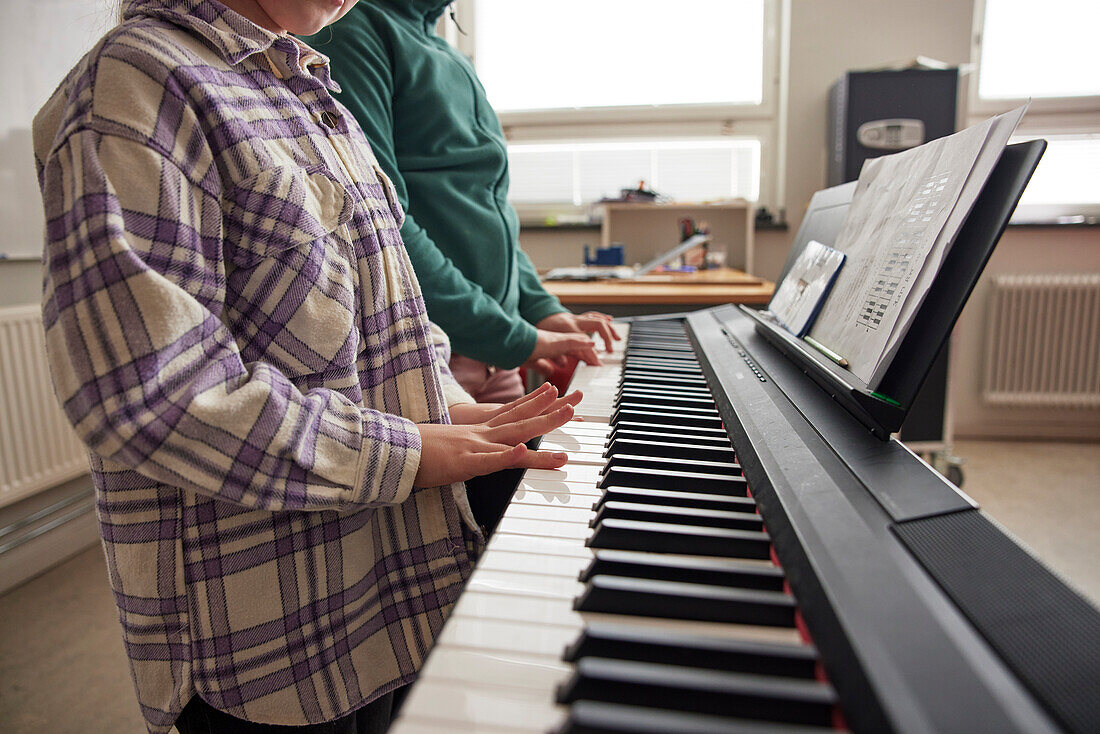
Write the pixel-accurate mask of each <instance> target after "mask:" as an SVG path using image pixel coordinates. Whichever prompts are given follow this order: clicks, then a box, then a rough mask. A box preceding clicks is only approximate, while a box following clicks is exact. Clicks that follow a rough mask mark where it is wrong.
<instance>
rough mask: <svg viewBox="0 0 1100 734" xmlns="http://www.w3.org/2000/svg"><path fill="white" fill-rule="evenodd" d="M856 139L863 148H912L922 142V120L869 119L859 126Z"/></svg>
mask: <svg viewBox="0 0 1100 734" xmlns="http://www.w3.org/2000/svg"><path fill="white" fill-rule="evenodd" d="M856 140H857V141H859V144H860V145H862V146H863V147H865V148H878V149H879V150H905V149H906V148H914V147H916V146H918V145H920V144H921V143H923V142H924V120H912V119H906V118H894V119H890V120H871V121H870V122H865V123H863V124H862V125H860V126H859V129H858V130H856Z"/></svg>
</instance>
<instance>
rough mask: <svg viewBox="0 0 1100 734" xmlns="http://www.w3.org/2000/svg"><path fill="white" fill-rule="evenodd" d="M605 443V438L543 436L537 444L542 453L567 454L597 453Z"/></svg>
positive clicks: (600, 451)
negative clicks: (559, 452) (555, 452)
mask: <svg viewBox="0 0 1100 734" xmlns="http://www.w3.org/2000/svg"><path fill="white" fill-rule="evenodd" d="M606 443H607V438H605V437H604V436H599V437H592V436H581V437H580V438H574V437H570V436H565V435H561V436H555V437H554V438H550V436H549V435H546V436H543V437H542V441H540V442H539V449H540V450H542V451H564V452H566V453H567V454H568V453H573V452H574V451H587V452H597V451H598V452H599V453H602V452H603V450H604V444H606Z"/></svg>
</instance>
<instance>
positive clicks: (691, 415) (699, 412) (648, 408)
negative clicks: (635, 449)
mask: <svg viewBox="0 0 1100 734" xmlns="http://www.w3.org/2000/svg"><path fill="white" fill-rule="evenodd" d="M642 411H644V412H647V413H653V414H661V415H664V416H669V417H671V418H673V419H676V424H677V425H690V424H688V423H685V421H687V420H691V419H707V420H714V421H717V424H716V425H719V426H720V425H721V424H722V423H721V420H722V419H721V417H720V416H719V415H718V411H717V410H715V409H714V408H713V407H706V408H689V407H685V406H682V405H661V404H660V403H658V402H655V401H652V402H651V401H646V402H638V401H635V400H624V401H623V402H621V403H620V404H619V405H617V406H616V407H615V410H614V411H613V412H612V413H611V419H610V420H609V421H608V422H609V423H611V424H612V425H614V424H615V423H618V422H619V416H620V415H623V414H624V413H637V412H642Z"/></svg>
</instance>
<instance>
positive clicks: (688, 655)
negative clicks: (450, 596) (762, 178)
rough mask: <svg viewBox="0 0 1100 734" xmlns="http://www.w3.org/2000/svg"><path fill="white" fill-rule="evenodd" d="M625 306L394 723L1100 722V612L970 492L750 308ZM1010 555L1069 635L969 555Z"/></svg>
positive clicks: (1019, 578)
mask: <svg viewBox="0 0 1100 734" xmlns="http://www.w3.org/2000/svg"><path fill="white" fill-rule="evenodd" d="M617 326H619V328H622V329H623V333H624V336H626V337H627V338H626V339H624V341H623V342H620V343H619V344H620V348H619V350H618V351H617V352H616V353H615V354H614V355H610V356H608V357H607V358H606V359H605V364H604V365H602V366H599V367H591V366H586V365H582V366H580V367H579V368H578V369H577V372H576V374H575V376H574V379H573V383H572V385H571V387H575V388H579V389H581V390H583V391H584V394H585V396H584V399H583V401H582V402H581V403H580V405H578V406H577V417H578V418H580V420H575V421H571V422H570V423H568V424H566V425H565V426H563V427H561V428H559V429H557V430H556V431H553V432H551V433H549V434H547V435H546V436H545V437H544V439H543V444H542V445H543V447H545V448H549V449H553V450H563V451H566V452H568V453H569V455H570V462H569V464H567V465H566V466H565V467H563V468H562V469H558V470H529V471H527V472H526V473H525V475H524V477H523V479H522V481H521V483H520V485H519V487H518V488H517V490H516V493H515V496H514V497H513V500H512V502H511V503H510V505H509V507H508V509H507V510H506V512H505V514H504V516H503V518H502V519H501V521H500V524H499V525H498V527H497V530H496V532H495V533H494V535H493V536H492V538H491V539H490V541H489V544H488V546H487V548H486V550H485V553H484V554H483V556H482V558H481V559H480V560H479V562H478V564H477V567H476V569H475V571H474V573H473V575H472V576H471V578H470V580H469V582H468V585H467V588H466V590H465V591H464V592H463V594H462V596H461V597H460V598H459V600H458V602H457V604H456V606H455V607H454V610H453V612H452V614H451V616H450V617H449V618H448V621H447V623H446V624H445V626H444V628H443V631H442V633H441V635H440V637H439V638H438V640H437V642H436V644H435V647H434V648H433V649H432V652H431V653H430V655H429V657H428V660H427V662H426V664H425V666H424V668H423V670H422V671H421V674H420V677H419V679H418V681H417V682H416V684H415V685H414V686H413V688H412V690H411V692H410V695H409V698H408V700H407V701H406V703H405V705H404V707H403V708H402V711H401V713H400V716H399V718H398V719H397V721H396V722H395V723H394V726H393V727H392V728H391V731H392V732H395V733H396V734H419V733H422V732H499V733H501V734H505V733H507V732H515V733H517V734H518V733H519V732H555V733H557V734H582V733H583V734H596V733H598V732H608V733H610V732H616V733H621V734H626V733H630V732H636V733H638V734H641V733H642V732H649V733H653V732H694V733H702V732H716V733H720V732H746V733H749V732H752V733H765V732H796V733H798V732H802V733H808V732H822V731H830V730H832V731H836V730H841V731H843V730H852V731H867V732H871V731H876V732H877V731H897V732H925V731H927V732H935V731H960V732H964V731H965V732H979V731H990V732H1043V731H1051V732H1054V731H1090V730H1092V731H1095V730H1097V729H1092V728H1090V727H1092V724H1093V723H1094V722H1095V721H1100V715H1098V714H1097V710H1096V703H1095V698H1094V697H1090V695H1089V687H1090V686H1091V683H1090V682H1089V681H1094V680H1096V679H1097V678H1096V677H1090V676H1091V671H1095V670H1100V665H1098V664H1097V660H1096V655H1095V652H1094V651H1092V650H1091V648H1095V647H1096V644H1095V642H1096V640H1098V639H1100V637H1097V636H1093V635H1094V633H1097V632H1098V631H1100V627H1098V626H1096V619H1097V617H1096V610H1095V609H1094V608H1092V607H1091V606H1090V605H1089V604H1088V603H1087V602H1085V601H1084V600H1083V598H1081V597H1080V596H1079V595H1075V594H1074V592H1072V590H1069V589H1068V587H1065V586H1064V584H1062V583H1061V582H1060V581H1058V580H1057V579H1056V578H1055V577H1053V575H1051V574H1050V573H1049V572H1047V571H1046V570H1045V569H1043V568H1042V567H1041V566H1038V564H1037V562H1035V561H1034V559H1032V558H1031V557H1030V556H1029V555H1027V554H1026V552H1024V551H1023V550H1022V549H1020V548H1019V547H1018V546H1017V545H1016V544H1015V543H1014V541H1011V539H1008V538H1007V536H1003V534H998V533H999V531H996V529H995V526H993V525H992V524H991V523H989V522H988V520H986V519H985V518H984V517H983V516H981V514H980V511H979V510H978V509H977V508H976V507H975V506H974V505H973V503H972V502H970V501H969V499H968V498H966V497H965V496H964V495H962V494H961V493H959V492H958V491H957V490H955V489H954V488H953V487H951V486H950V485H948V484H947V483H946V482H945V481H943V480H942V478H940V477H939V476H938V475H937V474H935V473H934V472H932V471H931V470H930V469H929V468H928V467H927V466H925V465H924V464H923V463H922V462H920V461H919V459H917V458H916V457H914V456H913V455H912V454H911V453H909V452H908V451H906V450H905V449H904V447H902V446H901V445H900V444H898V443H897V442H896V441H887V442H884V441H880V440H879V439H877V438H873V437H871V436H870V435H869V434H867V432H866V430H865V429H863V428H862V427H861V426H860V425H859V424H858V422H857V421H854V420H851V419H849V418H848V417H846V416H845V415H844V414H843V412H842V411H839V410H838V406H837V405H836V404H835V403H832V402H831V401H830V399H829V396H828V395H825V394H823V393H822V392H821V390H820V388H817V386H816V385H813V384H811V383H809V382H808V381H806V380H804V379H801V378H800V377H799V374H798V370H797V369H795V368H794V367H793V366H792V365H790V364H789V363H786V362H785V361H784V360H783V359H782V357H781V355H778V354H776V353H774V352H773V351H771V350H770V348H769V347H768V346H767V345H766V344H763V343H761V341H760V340H758V339H756V338H755V337H754V335H753V329H752V326H751V324H749V323H748V320H747V319H742V318H739V317H738V316H737V315H736V313H734V312H732V310H730V309H717V310H711V311H710V312H699V313H697V314H693V315H692V316H690V317H688V318H687V319H684V318H664V319H661V318H656V319H638V320H635V321H634V322H633V323H632V324H631V325H630V326H629V329H626V328H624V327H622V325H617ZM944 523H948V524H947V525H945V524H944ZM960 523H962V525H963V527H959V528H957V529H956V528H955V526H956V525H959V524H960ZM991 528H992V530H993V534H990V535H988V537H987V536H986V535H985V534H987V533H990V532H991V530H990V529H991ZM974 537H982V538H987V541H986V542H985V543H984V544H983V545H982V546H981V547H979V548H973V547H971V548H967V547H963V548H962V550H958V549H956V548H955V545H957V544H960V543H961V544H963V546H965V543H966V541H967V539H973V538H974ZM930 538H931V539H933V541H932V542H929V539H930ZM987 553H989V554H991V556H990V557H989V558H986V554H987ZM959 554H963V555H961V556H960V555H959ZM960 558H965V560H966V563H962V562H960V561H959V559H960ZM1027 559H1030V562H1031V563H1035V564H1037V566H1038V567H1037V568H1032V567H1030V566H1028V565H1027V564H1028V560H1027ZM1006 562H1007V563H1009V565H1010V566H1011V567H1015V569H1016V570H1017V571H1019V570H1020V569H1023V571H1021V572H1020V573H1017V574H1016V576H1014V577H1013V583H1014V584H1015V589H1014V590H1015V591H1020V590H1021V589H1025V588H1026V589H1030V590H1031V591H1032V592H1033V593H1031V594H1029V595H1028V599H1030V601H1025V600H1021V599H1015V600H1012V601H1013V603H1014V604H1016V608H1023V607H1027V608H1028V609H1027V611H1029V612H1036V613H1038V612H1041V613H1042V614H1043V615H1044V618H1045V621H1046V622H1047V623H1048V624H1046V625H1043V626H1036V630H1035V631H1034V632H1033V634H1035V635H1038V636H1040V637H1043V638H1044V644H1045V645H1049V647H1050V649H1048V650H1046V651H1045V652H1043V651H1040V652H1036V650H1035V645H1034V644H1032V645H1030V647H1028V646H1027V645H1025V646H1023V647H1021V646H1020V645H1019V639H1018V635H1017V634H1016V633H1014V632H1011V631H1010V633H1009V634H1007V635H1006V634H1005V633H1004V632H1005V630H1004V627H1005V620H1004V619H1003V614H1002V615H1001V617H997V616H996V615H997V614H998V612H997V610H998V609H1004V608H1006V605H1005V604H1004V603H1003V602H1005V601H1009V600H1008V599H1007V598H1005V599H988V600H986V601H988V602H992V603H987V604H984V605H983V604H982V603H978V602H975V600H974V599H975V592H974V587H975V586H980V584H976V583H975V582H974V580H973V579H969V580H968V579H966V578H962V579H961V580H960V579H956V578H954V576H953V575H952V574H954V575H955V576H958V575H959V573H960V572H959V571H958V569H959V568H965V567H969V566H973V567H974V569H975V570H976V572H978V573H983V574H986V576H990V575H996V574H1003V573H1005V572H1006V571H1007V572H1008V573H1010V574H1011V573H1014V571H1013V570H1011V568H1010V569H1004V568H1001V570H999V571H998V570H996V569H997V568H1000V567H1001V565H1002V564H1004V563H1006ZM1025 567H1026V568H1025ZM966 573H967V572H966V571H964V572H962V575H963V576H965V575H966ZM978 596H981V594H978ZM987 596H988V594H987ZM1050 599H1053V600H1054V601H1053V602H1051V603H1048V601H1047V600H1050ZM1051 604H1053V605H1054V606H1051ZM1034 605H1039V606H1041V607H1043V608H1042V609H1039V608H1038V607H1035V606H1034ZM998 625H999V626H998ZM1082 636H1084V639H1091V640H1092V643H1093V644H1092V645H1091V646H1090V645H1084V646H1082V645H1080V644H1076V643H1075V642H1073V639H1072V638H1073V637H1076V639H1077V640H1080V639H1082ZM1032 642H1034V641H1032ZM1029 651H1030V652H1029ZM1036 654H1037V655H1039V656H1040V657H1042V658H1043V660H1036V659H1035V655H1036ZM1052 654H1053V656H1054V659H1056V660H1057V661H1059V662H1060V664H1064V665H1065V666H1068V667H1067V668H1066V669H1065V670H1063V671H1062V672H1061V674H1060V675H1059V680H1058V681H1057V682H1056V683H1055V685H1054V686H1051V685H1050V683H1051V681H1050V680H1049V675H1048V673H1049V671H1045V669H1044V667H1043V663H1044V662H1046V661H1049V660H1050V659H1052V658H1051V655H1052ZM1055 689H1056V690H1055ZM1094 692H1095V691H1093V693H1094Z"/></svg>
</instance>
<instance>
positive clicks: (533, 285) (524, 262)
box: [516, 250, 568, 324]
mask: <svg viewBox="0 0 1100 734" xmlns="http://www.w3.org/2000/svg"><path fill="white" fill-rule="evenodd" d="M516 264H517V265H518V266H519V312H520V315H521V316H523V318H524V319H525V320H526V321H529V322H530V323H532V324H537V323H538V322H539V321H541V320H542V319H544V318H546V317H547V316H550V315H551V314H556V313H560V312H562V311H566V310H568V309H566V308H565V307H564V306H562V305H561V301H559V300H558V299H557V296H554V295H553V294H551V293H547V292H546V289H545V288H543V287H542V282H541V281H540V280H539V274H538V271H537V270H535V265H534V263H532V262H531V258H529V257H527V253H526V252H524V251H523V250H519V252H518V254H517V260H516Z"/></svg>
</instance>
